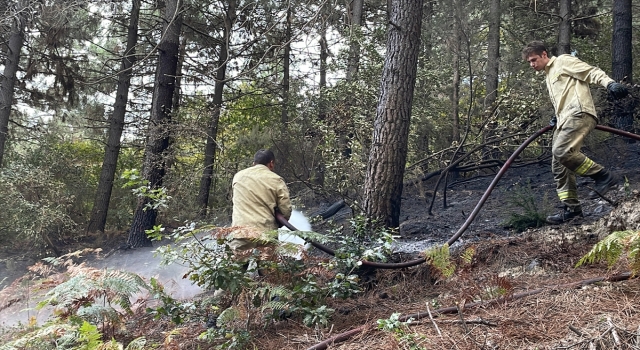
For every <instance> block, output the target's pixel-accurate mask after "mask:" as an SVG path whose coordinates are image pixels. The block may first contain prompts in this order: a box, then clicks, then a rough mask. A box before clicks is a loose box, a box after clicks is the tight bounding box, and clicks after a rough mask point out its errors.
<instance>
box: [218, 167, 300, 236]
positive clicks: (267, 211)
mask: <svg viewBox="0 0 640 350" xmlns="http://www.w3.org/2000/svg"><path fill="white" fill-rule="evenodd" d="M275 208H278V209H279V210H280V212H281V213H282V215H284V217H285V218H287V220H288V219H289V218H290V217H291V200H290V199H289V189H288V188H287V184H285V182H284V180H283V179H282V177H280V175H278V174H276V173H274V172H273V171H271V170H269V168H267V167H266V166H265V165H262V164H257V165H254V166H252V167H250V168H247V169H244V170H241V171H239V172H238V173H237V174H236V175H235V176H234V177H233V215H232V222H231V226H251V227H255V228H257V229H260V230H264V231H267V230H275V229H277V228H278V227H279V225H277V224H276V219H275V216H274V213H275ZM234 236H235V235H234ZM235 238H240V237H235Z"/></svg>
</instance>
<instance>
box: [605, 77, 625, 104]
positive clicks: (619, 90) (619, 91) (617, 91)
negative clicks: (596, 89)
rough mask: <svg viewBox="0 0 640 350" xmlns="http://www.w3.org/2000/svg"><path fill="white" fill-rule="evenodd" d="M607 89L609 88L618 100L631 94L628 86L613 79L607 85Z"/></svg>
mask: <svg viewBox="0 0 640 350" xmlns="http://www.w3.org/2000/svg"><path fill="white" fill-rule="evenodd" d="M607 90H609V93H610V94H611V96H613V98H614V99H616V100H619V99H621V98H624V97H626V96H627V95H628V94H629V90H627V87H626V86H624V85H622V84H620V83H616V82H613V81H612V82H610V83H609V85H607Z"/></svg>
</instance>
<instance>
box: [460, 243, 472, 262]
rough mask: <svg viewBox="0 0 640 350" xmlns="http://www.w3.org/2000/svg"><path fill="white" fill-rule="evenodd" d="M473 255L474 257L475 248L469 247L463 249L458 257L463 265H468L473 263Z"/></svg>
mask: <svg viewBox="0 0 640 350" xmlns="http://www.w3.org/2000/svg"><path fill="white" fill-rule="evenodd" d="M475 255H476V248H475V247H469V248H467V249H465V250H464V252H462V255H461V256H460V258H461V259H462V261H463V262H464V264H466V265H469V264H471V262H472V261H473V258H474V257H475Z"/></svg>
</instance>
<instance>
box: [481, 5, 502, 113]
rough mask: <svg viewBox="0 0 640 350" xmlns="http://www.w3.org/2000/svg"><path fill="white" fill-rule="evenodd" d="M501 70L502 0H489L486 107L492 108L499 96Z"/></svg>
mask: <svg viewBox="0 0 640 350" xmlns="http://www.w3.org/2000/svg"><path fill="white" fill-rule="evenodd" d="M499 70H500V0H490V1H489V33H488V35H487V70H486V81H485V87H486V97H485V99H484V107H485V109H486V108H491V106H493V104H494V103H495V102H496V98H497V97H498V73H499Z"/></svg>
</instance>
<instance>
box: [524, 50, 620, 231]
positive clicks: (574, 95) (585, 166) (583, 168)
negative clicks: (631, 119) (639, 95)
mask: <svg viewBox="0 0 640 350" xmlns="http://www.w3.org/2000/svg"><path fill="white" fill-rule="evenodd" d="M522 57H523V58H524V59H525V60H527V62H529V65H530V66H531V68H533V69H535V70H536V71H542V72H544V73H545V75H546V84H547V89H548V90H549V96H550V97H551V102H552V103H553V108H554V110H555V114H556V116H555V117H554V118H553V119H552V123H551V124H552V125H555V129H554V132H553V141H552V154H553V159H552V162H551V170H552V172H553V177H554V179H555V181H556V192H557V194H558V197H559V198H560V201H562V203H563V204H564V206H565V207H564V210H562V211H561V212H560V213H558V214H556V215H551V216H548V217H547V221H548V222H550V223H552V224H559V223H562V222H565V221H567V220H570V219H573V218H575V217H577V216H582V207H581V206H580V201H579V200H578V191H577V185H576V175H578V176H588V177H590V178H592V179H594V180H595V185H594V187H595V191H597V193H596V192H594V191H592V192H591V193H590V194H589V197H590V198H591V199H595V198H598V197H599V195H598V193H599V194H600V195H604V194H605V193H606V192H607V191H609V190H610V189H611V188H613V187H615V186H616V185H617V183H618V177H617V176H616V175H615V174H612V173H611V172H610V171H608V170H607V169H605V168H603V167H602V166H601V165H600V164H598V163H596V162H594V161H593V160H591V159H590V158H589V157H587V156H585V155H584V154H583V153H581V152H580V148H582V145H583V143H584V139H585V137H586V136H587V135H588V134H589V133H590V132H591V130H593V129H594V128H595V127H596V125H597V123H598V117H597V115H596V108H595V106H594V104H593V98H592V97H591V91H590V90H589V84H597V85H601V86H603V87H606V88H607V90H608V91H609V93H610V94H611V95H612V96H613V97H614V98H616V99H619V98H623V97H625V96H626V95H627V93H628V91H627V88H626V87H625V86H624V85H622V84H620V83H616V82H615V81H614V80H613V79H611V78H610V77H609V76H607V74H606V73H605V72H603V71H602V70H601V69H600V68H597V67H593V66H591V65H589V64H587V63H585V62H583V61H581V60H579V59H578V58H576V57H573V56H571V55H560V56H558V57H555V56H552V57H549V56H548V51H547V48H546V47H545V45H544V44H543V43H542V42H540V41H533V42H531V43H529V44H528V45H527V46H526V47H525V48H524V49H523V50H522Z"/></svg>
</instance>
